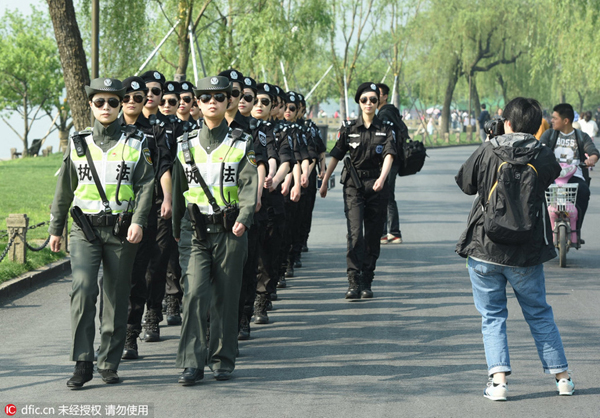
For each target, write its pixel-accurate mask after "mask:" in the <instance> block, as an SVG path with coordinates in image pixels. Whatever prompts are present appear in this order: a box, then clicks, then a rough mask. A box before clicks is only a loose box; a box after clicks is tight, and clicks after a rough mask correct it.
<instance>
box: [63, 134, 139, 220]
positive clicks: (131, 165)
mask: <svg viewBox="0 0 600 418" xmlns="http://www.w3.org/2000/svg"><path fill="white" fill-rule="evenodd" d="M83 139H85V141H86V144H87V147H88V149H89V150H90V155H91V156H92V160H93V161H94V166H95V167H96V171H97V172H98V177H99V178H100V182H101V184H102V187H103V188H104V193H106V197H107V199H108V201H109V203H110V208H111V210H112V212H113V213H120V212H124V211H125V210H126V209H127V205H128V203H129V200H130V199H131V203H132V205H133V202H134V199H135V194H134V192H133V183H132V182H133V172H134V171H135V167H136V166H137V164H138V161H139V160H140V158H143V154H142V141H140V140H139V139H136V138H129V139H128V140H127V141H125V134H122V135H121V138H120V139H119V141H118V142H117V144H116V145H115V146H114V147H112V148H111V149H109V150H108V151H106V152H103V151H102V149H101V148H100V147H99V146H97V145H96V144H95V143H94V139H93V137H92V135H91V132H90V135H87V136H85V137H84V138H83ZM70 156H71V161H72V162H73V164H74V165H75V170H76V172H77V179H78V184H77V188H76V189H75V192H74V194H75V197H74V199H73V206H79V207H80V208H81V210H82V211H83V212H84V213H89V214H96V213H99V212H103V211H104V204H103V203H102V198H101V197H100V193H99V192H98V188H97V187H96V183H95V182H94V178H93V177H92V172H91V170H90V167H89V165H88V162H87V158H86V157H85V155H84V156H82V157H79V156H78V155H77V151H76V150H75V146H74V145H73V142H72V141H71V155H70ZM123 161H125V164H126V167H125V169H124V170H125V171H124V173H123V179H122V180H121V187H120V189H119V200H120V201H121V204H120V205H118V204H117V201H116V195H115V193H116V191H117V182H118V179H119V173H120V171H121V163H122V162H123Z"/></svg>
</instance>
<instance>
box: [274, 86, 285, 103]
mask: <svg viewBox="0 0 600 418" xmlns="http://www.w3.org/2000/svg"><path fill="white" fill-rule="evenodd" d="M273 87H275V91H277V95H278V96H279V98H280V99H281V100H283V101H284V102H285V91H283V89H282V88H281V87H279V86H273Z"/></svg>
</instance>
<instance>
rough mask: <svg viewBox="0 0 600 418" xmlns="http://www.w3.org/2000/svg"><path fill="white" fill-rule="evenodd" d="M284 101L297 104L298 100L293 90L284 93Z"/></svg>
mask: <svg viewBox="0 0 600 418" xmlns="http://www.w3.org/2000/svg"><path fill="white" fill-rule="evenodd" d="M285 102H286V103H294V104H298V102H299V100H298V96H296V93H294V92H293V91H288V92H287V93H286V94H285Z"/></svg>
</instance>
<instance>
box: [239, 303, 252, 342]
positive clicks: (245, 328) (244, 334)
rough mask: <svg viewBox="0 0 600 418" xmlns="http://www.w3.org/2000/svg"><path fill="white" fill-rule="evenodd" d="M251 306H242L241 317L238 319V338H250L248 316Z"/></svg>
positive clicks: (250, 314) (249, 316)
mask: <svg viewBox="0 0 600 418" xmlns="http://www.w3.org/2000/svg"><path fill="white" fill-rule="evenodd" d="M252 310H253V307H244V310H243V312H242V319H241V320H240V330H239V332H238V340H249V339H250V318H252Z"/></svg>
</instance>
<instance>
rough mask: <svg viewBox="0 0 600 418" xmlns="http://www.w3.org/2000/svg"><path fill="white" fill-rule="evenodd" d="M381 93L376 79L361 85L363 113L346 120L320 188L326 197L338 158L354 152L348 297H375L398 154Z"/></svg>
mask: <svg viewBox="0 0 600 418" xmlns="http://www.w3.org/2000/svg"><path fill="white" fill-rule="evenodd" d="M379 94H380V93H379V89H378V88H377V86H376V85H375V84H374V83H370V82H369V83H363V84H361V85H360V86H358V90H357V92H356V96H355V97H354V100H355V101H356V103H359V104H360V108H361V114H360V115H359V116H358V119H356V120H354V121H345V122H344V123H343V125H342V127H341V128H340V132H339V135H338V140H337V142H336V144H335V146H334V147H333V149H332V150H331V152H330V155H331V157H332V158H331V163H330V165H329V167H328V168H327V172H326V173H325V176H324V178H323V184H322V185H321V189H320V194H321V197H325V196H327V182H328V181H329V178H330V177H331V173H333V170H334V169H335V167H336V166H337V163H338V161H340V160H341V159H342V158H344V156H345V155H346V153H348V152H349V153H350V157H349V160H348V163H345V164H344V166H345V167H344V169H345V172H343V173H342V181H343V183H344V211H345V213H346V218H347V219H348V252H347V255H346V262H347V265H348V268H347V273H348V284H349V286H348V291H347V292H346V299H359V298H361V297H362V298H372V297H373V292H372V291H371V282H372V281H373V277H374V272H375V263H376V262H377V259H378V258H379V250H380V237H381V233H382V231H383V221H384V216H385V211H386V209H387V189H386V184H387V183H386V180H387V176H388V174H389V172H390V169H391V166H392V163H393V160H394V157H395V155H396V144H395V138H394V133H393V130H392V128H391V126H390V125H389V124H384V123H383V122H382V121H381V120H379V118H377V116H375V111H376V110H377V102H378V101H379ZM363 227H364V233H363ZM361 290H362V291H361Z"/></svg>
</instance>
